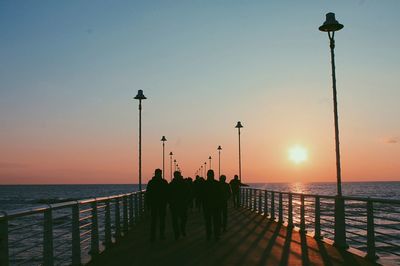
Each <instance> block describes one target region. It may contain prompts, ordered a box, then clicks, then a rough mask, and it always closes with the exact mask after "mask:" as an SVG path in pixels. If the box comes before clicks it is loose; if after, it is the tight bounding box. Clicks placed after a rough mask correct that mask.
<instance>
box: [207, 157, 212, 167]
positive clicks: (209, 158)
mask: <svg viewBox="0 0 400 266" xmlns="http://www.w3.org/2000/svg"><path fill="white" fill-rule="evenodd" d="M208 160H209V161H210V169H212V166H211V160H212V158H211V155H210V156H208Z"/></svg>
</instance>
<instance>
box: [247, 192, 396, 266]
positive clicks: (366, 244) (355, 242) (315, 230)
mask: <svg viewBox="0 0 400 266" xmlns="http://www.w3.org/2000/svg"><path fill="white" fill-rule="evenodd" d="M338 203H339V204H342V206H339V207H338V206H337V205H338ZM335 205H336V206H335ZM241 206H242V207H245V208H248V209H250V210H252V211H256V212H258V213H260V214H262V215H265V216H266V217H268V218H270V219H272V220H276V221H277V222H280V223H284V224H285V225H287V226H288V227H297V228H298V229H299V230H300V232H303V233H308V234H311V235H312V236H313V237H315V238H317V239H325V240H327V241H328V242H329V240H332V241H331V242H332V243H333V244H334V245H335V242H334V240H336V239H340V240H341V242H342V243H340V246H342V247H343V243H345V247H350V248H354V251H355V252H356V253H357V252H358V253H359V255H365V257H366V258H368V259H370V260H376V259H378V258H383V259H387V260H390V261H395V262H396V263H400V200H390V199H376V198H363V197H350V196H342V197H336V196H324V195H313V194H302V193H290V192H279V191H271V190H264V189H255V188H241ZM338 211H340V212H341V213H338ZM337 216H342V217H344V221H345V224H343V223H340V222H339V223H338V222H337V220H336V219H335V217H337ZM342 233H344V234H343V236H339V237H338V236H337V235H338V234H342ZM341 237H344V239H341ZM343 241H344V242H343Z"/></svg>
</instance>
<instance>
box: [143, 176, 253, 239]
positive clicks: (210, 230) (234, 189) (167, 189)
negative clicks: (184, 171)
mask: <svg viewBox="0 0 400 266" xmlns="http://www.w3.org/2000/svg"><path fill="white" fill-rule="evenodd" d="M240 186H246V185H245V184H242V183H241V182H240V180H239V179H238V176H237V175H235V177H234V179H232V180H231V181H230V182H229V184H228V183H226V176H225V175H221V176H220V178H219V181H217V180H215V178H214V171H213V170H208V172H207V179H206V180H205V179H204V178H203V177H200V176H196V179H195V180H194V181H193V180H192V179H191V178H190V177H189V178H183V176H182V175H181V173H180V172H179V171H175V172H174V178H173V179H172V181H171V182H170V183H168V182H167V181H166V180H165V179H163V178H162V171H161V170H160V169H156V170H155V173H154V177H153V178H152V179H151V180H150V181H149V183H148V184H147V190H146V204H147V208H148V209H149V210H150V214H151V230H150V231H151V232H150V240H151V241H152V242H153V241H155V239H156V227H157V223H159V228H160V236H159V238H160V239H165V217H166V211H167V206H169V209H170V213H171V218H172V228H173V231H174V237H175V239H176V240H178V239H179V238H180V237H181V236H186V224H187V219H188V209H193V208H194V209H196V210H198V211H201V212H202V213H203V215H204V220H205V227H206V237H207V240H210V239H211V237H212V236H214V238H215V239H216V240H218V239H219V238H220V235H221V231H222V232H225V231H226V230H227V221H228V200H229V199H230V198H231V197H232V198H233V206H234V207H235V208H237V207H239V197H240V196H239V193H240Z"/></svg>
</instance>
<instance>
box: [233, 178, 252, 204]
mask: <svg viewBox="0 0 400 266" xmlns="http://www.w3.org/2000/svg"><path fill="white" fill-rule="evenodd" d="M229 185H230V186H231V191H232V199H233V207H235V208H238V207H239V204H240V187H241V186H242V187H248V185H246V184H243V183H242V182H240V180H239V177H238V176H237V175H235V176H234V178H233V179H232V180H231V181H230V182H229Z"/></svg>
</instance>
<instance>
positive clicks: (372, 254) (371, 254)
mask: <svg viewBox="0 0 400 266" xmlns="http://www.w3.org/2000/svg"><path fill="white" fill-rule="evenodd" d="M367 258H368V259H369V260H372V261H375V260H376V259H377V258H378V257H377V256H376V249H375V226H374V205H373V202H372V201H371V200H368V201H367Z"/></svg>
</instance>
